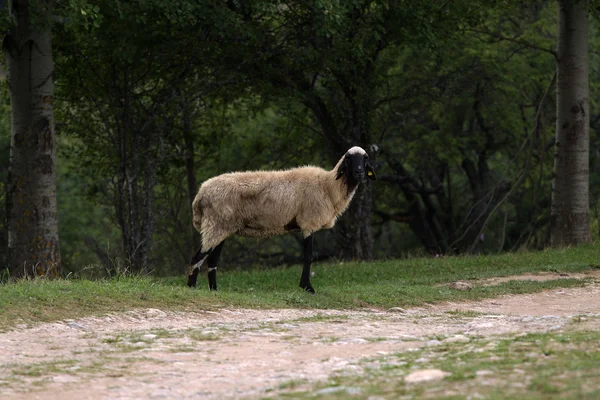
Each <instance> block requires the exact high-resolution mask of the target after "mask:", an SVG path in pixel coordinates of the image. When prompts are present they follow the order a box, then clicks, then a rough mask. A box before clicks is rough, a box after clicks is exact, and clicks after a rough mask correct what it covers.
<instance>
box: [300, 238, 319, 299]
mask: <svg viewBox="0 0 600 400" xmlns="http://www.w3.org/2000/svg"><path fill="white" fill-rule="evenodd" d="M312 255H313V235H309V236H307V237H306V238H304V268H302V276H301V277H300V287H301V288H302V289H304V290H306V291H307V292H309V293H313V294H314V293H315V289H313V287H312V285H311V284H310V264H311V263H312Z"/></svg>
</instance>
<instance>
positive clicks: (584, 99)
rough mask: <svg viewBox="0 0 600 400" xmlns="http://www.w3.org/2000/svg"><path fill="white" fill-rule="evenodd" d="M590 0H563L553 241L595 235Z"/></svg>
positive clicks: (560, 243) (566, 241)
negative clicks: (592, 223) (591, 192)
mask: <svg viewBox="0 0 600 400" xmlns="http://www.w3.org/2000/svg"><path fill="white" fill-rule="evenodd" d="M588 7H589V0H559V1H558V49H557V50H558V52H557V53H558V54H557V58H558V60H557V68H558V74H557V84H556V94H557V95H556V97H557V105H556V148H555V154H554V174H553V178H552V214H551V216H552V222H551V241H552V246H555V247H559V246H566V245H575V244H578V243H586V242H590V241H591V232H590V206H589V103H590V102H589V82H588V37H589V36H588Z"/></svg>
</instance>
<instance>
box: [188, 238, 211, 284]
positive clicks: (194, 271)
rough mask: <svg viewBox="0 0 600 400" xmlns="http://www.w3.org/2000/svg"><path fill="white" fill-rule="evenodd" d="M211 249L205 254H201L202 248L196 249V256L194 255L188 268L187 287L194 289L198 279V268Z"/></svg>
mask: <svg viewBox="0 0 600 400" xmlns="http://www.w3.org/2000/svg"><path fill="white" fill-rule="evenodd" d="M211 251H212V249H211V250H209V251H207V252H206V253H203V252H202V247H200V248H199V249H198V251H197V252H196V254H194V255H193V256H192V258H191V260H190V265H189V267H188V281H187V285H188V286H189V287H196V280H197V279H198V271H199V270H200V267H201V266H202V264H203V263H204V260H206V257H208V255H209V254H210V253H211Z"/></svg>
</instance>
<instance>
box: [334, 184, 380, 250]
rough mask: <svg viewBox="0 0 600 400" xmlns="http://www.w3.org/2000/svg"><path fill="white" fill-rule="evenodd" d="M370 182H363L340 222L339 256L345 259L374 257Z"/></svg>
mask: <svg viewBox="0 0 600 400" xmlns="http://www.w3.org/2000/svg"><path fill="white" fill-rule="evenodd" d="M372 204H373V201H372V192H371V186H370V183H369V182H366V183H363V184H361V185H360V186H359V187H358V189H357V191H356V194H355V195H354V198H353V199H352V202H351V203H350V206H349V207H348V209H347V210H346V212H345V213H344V215H343V216H342V217H341V219H340V221H339V223H338V232H339V234H338V250H339V251H338V256H339V257H340V258H343V259H345V260H368V259H370V258H372V257H373V232H372V230H371V214H372V208H373V205H372Z"/></svg>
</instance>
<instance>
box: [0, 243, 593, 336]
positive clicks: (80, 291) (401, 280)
mask: <svg viewBox="0 0 600 400" xmlns="http://www.w3.org/2000/svg"><path fill="white" fill-rule="evenodd" d="M599 258H600V249H599V248H598V247H596V246H592V245H590V246H581V247H578V248H571V249H564V250H547V251H539V252H520V253H509V254H502V255H496V256H462V257H444V258H415V259H406V260H394V261H377V262H369V263H366V262H364V263H343V264H317V265H315V266H314V267H313V271H314V272H315V276H314V277H313V278H312V283H313V286H314V287H315V288H316V290H317V294H316V295H314V296H312V295H309V294H307V293H305V292H303V291H302V290H301V289H300V288H298V282H299V279H300V271H301V267H300V266H293V267H288V268H277V269H270V270H256V269H255V270H250V271H227V270H226V271H221V270H220V272H219V277H218V279H219V291H218V292H217V293H214V292H209V291H208V290H207V289H206V282H205V278H203V279H201V280H200V282H199V284H200V285H201V287H200V288H199V289H197V290H190V289H188V288H187V287H185V277H184V276H183V274H182V276H180V277H174V278H167V279H154V278H150V277H143V278H140V277H130V278H121V279H111V280H99V281H89V280H77V279H63V280H53V281H50V280H43V279H38V280H33V281H19V282H16V283H7V284H3V285H1V286H0V331H2V330H7V329H10V328H12V327H15V326H16V325H19V324H31V323H38V322H45V321H56V320H63V319H69V318H70V319H72V318H79V317H83V316H86V315H99V314H106V313H110V312H119V311H125V310H130V309H134V308H160V309H162V310H177V311H185V310H187V311H194V310H207V309H216V308H221V307H245V308H317V309H327V308H335V309H350V308H361V307H376V308H390V307H404V306H419V305H422V304H424V303H435V302H440V301H461V300H476V299H481V298H486V297H494V296H498V295H502V294H517V293H530V292H536V291H541V290H545V289H552V288H558V287H573V286H580V285H583V284H584V282H583V281H581V280H575V279H561V280H553V281H546V282H531V281H511V282H506V283H503V284H500V285H497V286H477V285H475V286H474V288H473V290H470V291H455V290H452V289H449V288H447V287H445V286H440V284H443V283H448V282H452V281H456V280H473V279H485V278H490V277H495V276H507V275H515V274H522V273H535V272H548V271H551V272H564V273H573V272H581V271H586V270H590V269H594V268H599V266H598V264H597V262H598V259H599Z"/></svg>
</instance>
